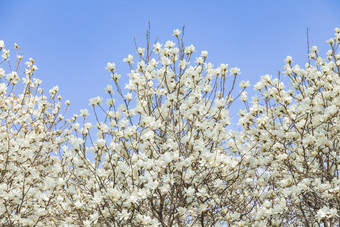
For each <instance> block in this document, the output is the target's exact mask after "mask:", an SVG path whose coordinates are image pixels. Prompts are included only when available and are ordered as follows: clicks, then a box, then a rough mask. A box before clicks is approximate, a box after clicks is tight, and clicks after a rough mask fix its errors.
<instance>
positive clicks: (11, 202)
mask: <svg viewBox="0 0 340 227" xmlns="http://www.w3.org/2000/svg"><path fill="white" fill-rule="evenodd" d="M183 33H184V30H182V31H179V30H175V31H174V34H173V35H174V37H175V39H176V44H175V43H174V42H173V41H167V42H165V43H164V44H160V43H158V42H155V43H154V44H153V45H152V44H151V42H150V30H148V32H147V45H146V47H145V48H141V47H139V48H136V49H137V52H138V55H139V56H138V61H137V63H136V64H134V61H133V60H134V57H133V56H132V55H129V56H128V57H127V58H126V59H124V61H125V62H127V63H128V65H129V67H130V73H129V74H128V77H129V78H128V83H127V84H126V85H125V88H124V89H123V88H122V86H121V81H120V77H121V75H120V74H118V73H117V71H116V66H115V64H114V63H108V64H107V69H108V71H109V72H110V73H111V78H112V81H113V82H112V84H109V85H107V87H106V88H105V90H106V93H107V95H106V97H107V98H106V104H103V100H104V98H103V97H100V96H98V97H95V98H93V99H90V106H91V108H92V109H93V111H92V113H91V114H93V115H94V116H95V118H96V122H95V123H93V122H92V123H91V122H90V121H89V119H88V115H89V111H88V110H86V109H84V110H81V111H80V115H79V116H78V115H74V116H73V118H72V119H69V120H64V116H63V114H60V113H61V112H60V111H61V110H62V106H61V103H60V100H61V97H60V96H57V92H58V88H57V87H55V88H53V89H51V90H50V92H49V95H48V96H45V95H44V93H43V90H42V89H41V88H40V87H39V86H40V84H41V81H40V80H38V79H34V78H32V75H33V72H34V71H35V70H36V69H37V68H36V66H35V65H34V64H35V63H34V60H33V59H30V60H29V61H28V62H27V69H26V71H25V73H23V74H22V75H19V65H20V61H21V59H22V56H21V55H17V63H18V64H16V66H15V68H12V66H11V64H10V63H8V56H9V51H8V50H6V49H5V48H4V44H3V42H2V41H0V49H1V50H2V53H3V54H2V58H3V61H1V64H2V65H4V64H7V63H8V68H9V71H10V72H9V73H7V74H5V71H4V69H3V68H0V80H1V81H0V121H1V125H0V166H1V169H0V170H1V175H0V177H1V178H0V179H1V180H0V223H1V225H4V226H13V225H20V226H21V225H22V226H25V225H26V226H33V225H36V226H237V225H238V226H340V223H339V219H340V216H339V215H340V205H339V202H340V179H339V164H340V163H339V162H340V156H339V135H340V133H339V132H340V120H339V119H340V111H339V107H340V70H339V69H340V53H339V50H338V48H339V44H340V29H336V34H335V37H334V38H333V39H330V40H328V43H329V45H330V48H331V49H330V50H329V51H328V52H327V57H326V58H325V59H322V58H321V57H319V55H318V50H317V48H316V47H312V49H311V53H310V54H309V62H308V63H307V64H306V65H305V67H304V68H302V67H300V66H298V65H293V64H292V62H293V61H292V58H291V57H287V58H286V64H285V66H284V70H285V71H284V76H281V73H279V74H278V76H277V77H275V78H273V77H272V76H269V75H265V76H262V77H261V80H260V81H259V82H258V83H257V84H256V85H255V86H254V88H255V90H256V91H257V93H258V95H257V96H254V97H252V101H251V102H250V103H248V101H247V100H248V98H247V93H246V91H245V89H246V87H248V86H249V82H248V81H241V82H240V83H239V84H238V85H237V83H236V82H237V78H238V75H239V74H240V70H239V69H238V68H230V69H229V67H228V65H225V64H221V65H220V66H219V67H217V68H214V66H213V65H212V64H211V63H209V62H208V61H207V58H208V52H207V51H202V52H201V54H200V56H197V58H196V59H194V58H195V57H194V56H195V48H194V46H192V45H190V46H185V45H184V41H183ZM136 47H137V45H136ZM16 48H17V50H19V47H18V46H17V45H16ZM312 63H314V64H312ZM283 77H284V78H283ZM287 80H289V82H290V83H289V85H287V83H286V85H285V84H284V82H283V81H287ZM237 87H241V89H240V90H239V88H237ZM116 100H117V102H116ZM235 102H236V103H235ZM242 102H243V103H244V104H245V109H244V110H242V111H240V113H239V114H240V118H239V124H240V125H241V127H242V129H241V130H239V131H235V128H229V129H228V126H230V124H231V120H230V118H229V108H231V107H232V106H233V105H235V104H237V103H238V104H242ZM66 105H67V106H68V105H69V102H68V101H67V102H66ZM89 153H93V155H92V156H89Z"/></svg>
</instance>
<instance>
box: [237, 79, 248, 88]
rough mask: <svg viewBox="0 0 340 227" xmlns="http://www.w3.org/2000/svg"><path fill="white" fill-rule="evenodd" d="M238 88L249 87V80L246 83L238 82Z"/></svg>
mask: <svg viewBox="0 0 340 227" xmlns="http://www.w3.org/2000/svg"><path fill="white" fill-rule="evenodd" d="M239 86H240V87H243V88H246V87H249V86H250V82H249V80H248V81H244V80H242V81H241V82H240V85H239Z"/></svg>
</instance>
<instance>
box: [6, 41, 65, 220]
mask: <svg viewBox="0 0 340 227" xmlns="http://www.w3.org/2000/svg"><path fill="white" fill-rule="evenodd" d="M15 48H16V49H17V55H16V64H15V65H12V64H11V63H10V61H9V50H6V49H5V46H4V43H3V41H2V40H1V41H0V50H1V51H2V56H1V57H2V60H1V61H0V66H1V67H0V170H1V172H0V225H1V226H34V225H40V226H49V225H50V224H51V223H53V222H54V221H53V217H52V216H51V211H52V210H53V203H55V198H56V197H57V196H58V195H59V194H58V192H57V191H56V190H55V189H56V188H57V187H58V183H57V182H58V180H59V176H58V172H57V171H55V168H54V167H55V166H56V165H57V163H59V162H60V160H61V159H60V156H59V157H58V153H57V152H58V151H59V150H60V149H59V148H60V146H61V145H62V144H63V143H65V142H66V141H67V136H65V135H63V134H64V132H63V131H64V129H65V127H67V126H68V125H69V124H68V123H67V122H66V121H64V120H63V118H64V117H63V114H64V112H62V107H61V103H60V100H61V97H60V96H57V93H58V87H54V88H52V89H51V90H50V91H49V95H47V96H46V95H44V92H43V89H41V88H40V84H41V80H39V79H35V78H33V74H34V71H35V70H36V69H37V67H36V65H35V62H34V60H33V59H31V58H30V59H29V61H28V62H26V65H27V68H26V69H25V71H24V72H23V73H20V72H21V70H20V63H21V60H22V57H23V56H22V54H19V46H18V45H15ZM6 68H7V69H8V70H9V72H8V73H7V74H6V71H5V69H6ZM67 104H68V103H67Z"/></svg>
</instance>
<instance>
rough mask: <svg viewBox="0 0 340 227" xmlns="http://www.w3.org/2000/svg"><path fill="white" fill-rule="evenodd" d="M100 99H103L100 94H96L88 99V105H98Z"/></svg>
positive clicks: (100, 101)
mask: <svg viewBox="0 0 340 227" xmlns="http://www.w3.org/2000/svg"><path fill="white" fill-rule="evenodd" d="M102 101H103V98H101V97H100V96H97V97H94V98H92V99H90V105H92V106H96V105H100V104H101V103H102Z"/></svg>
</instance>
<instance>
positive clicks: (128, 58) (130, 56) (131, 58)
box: [123, 54, 133, 64]
mask: <svg viewBox="0 0 340 227" xmlns="http://www.w3.org/2000/svg"><path fill="white" fill-rule="evenodd" d="M132 60H133V56H132V55H131V54H129V56H128V57H127V58H124V60H123V62H127V63H130V64H133V61H132Z"/></svg>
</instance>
